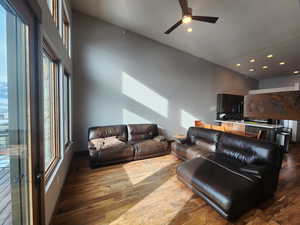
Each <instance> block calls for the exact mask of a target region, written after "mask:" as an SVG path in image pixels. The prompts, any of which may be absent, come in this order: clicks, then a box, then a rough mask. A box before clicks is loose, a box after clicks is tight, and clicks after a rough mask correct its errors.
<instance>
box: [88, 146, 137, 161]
mask: <svg viewBox="0 0 300 225" xmlns="http://www.w3.org/2000/svg"><path fill="white" fill-rule="evenodd" d="M89 152H90V160H91V161H92V163H94V164H102V163H103V164H107V163H108V162H113V161H119V160H121V159H126V160H133V157H134V148H133V146H132V145H127V144H122V145H118V146H113V147H110V148H106V149H102V150H101V151H96V150H95V151H93V150H90V151H89Z"/></svg>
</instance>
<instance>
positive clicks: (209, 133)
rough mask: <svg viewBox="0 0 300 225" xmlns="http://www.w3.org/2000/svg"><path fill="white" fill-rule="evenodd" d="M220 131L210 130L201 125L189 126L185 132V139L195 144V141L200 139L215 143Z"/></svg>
mask: <svg viewBox="0 0 300 225" xmlns="http://www.w3.org/2000/svg"><path fill="white" fill-rule="evenodd" d="M221 133H222V132H220V131H215V130H210V129H206V128H201V127H190V128H189V130H188V133H187V141H188V142H189V144H196V141H198V140H201V141H205V142H207V143H212V144H216V143H217V142H218V140H219V138H220V135H221Z"/></svg>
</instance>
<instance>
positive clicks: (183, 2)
mask: <svg viewBox="0 0 300 225" xmlns="http://www.w3.org/2000/svg"><path fill="white" fill-rule="evenodd" d="M178 1H179V4H180V6H181V9H182V19H181V20H179V21H178V22H177V23H175V24H174V25H173V26H172V27H171V28H170V29H168V30H167V31H166V32H165V34H169V33H171V32H172V31H173V30H175V29H176V28H177V27H179V26H180V25H181V24H187V23H190V22H191V21H192V20H197V21H200V22H206V23H216V22H217V20H218V19H219V17H211V16H193V14H192V9H191V8H189V7H188V2H187V1H188V0H178Z"/></svg>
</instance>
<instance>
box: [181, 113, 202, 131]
mask: <svg viewBox="0 0 300 225" xmlns="http://www.w3.org/2000/svg"><path fill="white" fill-rule="evenodd" d="M195 120H199V119H198V118H196V117H194V116H193V115H192V114H190V113H188V112H186V111H184V110H181V111H180V121H181V126H182V127H183V128H185V129H189V128H190V127H193V126H195Z"/></svg>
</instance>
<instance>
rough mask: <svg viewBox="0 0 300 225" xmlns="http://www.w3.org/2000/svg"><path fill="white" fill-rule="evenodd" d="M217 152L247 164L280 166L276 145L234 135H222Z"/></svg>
mask: <svg viewBox="0 0 300 225" xmlns="http://www.w3.org/2000/svg"><path fill="white" fill-rule="evenodd" d="M216 152H217V153H220V154H224V155H226V156H227V157H230V158H232V159H235V160H238V161H240V162H241V163H245V164H266V163H267V164H269V165H274V166H276V165H277V166H279V164H280V162H279V161H280V153H279V151H277V149H276V147H275V145H273V144H271V143H267V142H262V141H258V140H254V139H251V138H247V137H243V136H239V135H234V134H227V133H224V134H222V135H221V138H220V141H219V143H218V146H217V150H216Z"/></svg>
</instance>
